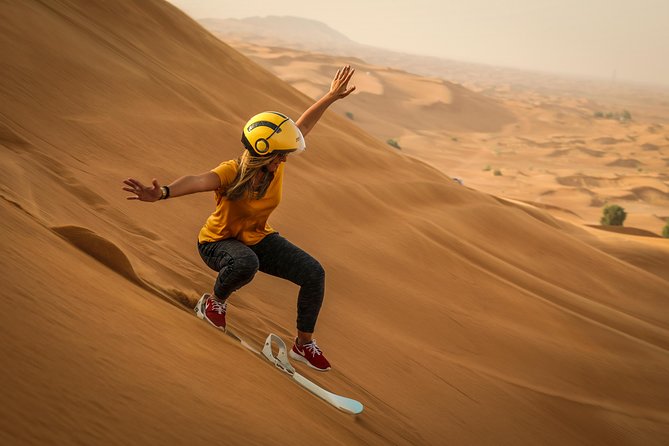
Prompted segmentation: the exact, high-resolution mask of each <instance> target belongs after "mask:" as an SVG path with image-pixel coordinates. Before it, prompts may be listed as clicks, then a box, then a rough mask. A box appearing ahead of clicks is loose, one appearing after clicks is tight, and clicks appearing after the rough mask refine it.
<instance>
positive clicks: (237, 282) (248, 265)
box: [198, 232, 325, 333]
mask: <svg viewBox="0 0 669 446" xmlns="http://www.w3.org/2000/svg"><path fill="white" fill-rule="evenodd" d="M198 250H199V251H200V256H201V257H202V260H204V262H205V263H206V264H207V265H208V266H209V268H211V269H213V270H214V271H218V277H217V278H216V284H215V285H214V293H215V294H216V296H217V297H219V298H220V299H227V298H228V297H229V296H230V294H232V292H233V291H237V290H238V289H240V288H241V287H243V286H244V285H246V284H247V283H249V282H250V281H251V280H253V276H255V274H256V272H258V271H262V272H263V273H266V274H271V275H272V276H276V277H281V278H282V279H286V280H290V281H291V282H293V283H295V284H297V285H299V286H300V292H299V294H298V296H297V329H298V330H300V331H304V332H307V333H313V332H314V327H315V326H316V319H317V318H318V313H319V311H320V309H321V304H322V303H323V295H324V293H325V270H323V267H322V266H321V264H320V263H318V260H316V259H314V258H313V257H311V256H310V255H309V254H307V253H306V252H304V251H302V250H301V249H300V248H298V247H297V246H295V245H293V244H292V243H290V242H289V241H288V240H286V239H285V238H283V237H282V236H280V235H279V234H278V233H276V232H275V233H273V234H270V235H268V236H266V237H265V238H263V239H262V240H261V241H260V242H259V243H257V244H255V245H252V246H247V245H245V244H243V243H242V242H240V241H239V240H237V239H226V240H220V241H218V242H211V243H199V244H198Z"/></svg>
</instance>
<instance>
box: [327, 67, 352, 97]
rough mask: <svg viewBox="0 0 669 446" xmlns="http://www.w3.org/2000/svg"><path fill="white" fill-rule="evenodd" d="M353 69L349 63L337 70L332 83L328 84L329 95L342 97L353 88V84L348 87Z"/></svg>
mask: <svg viewBox="0 0 669 446" xmlns="http://www.w3.org/2000/svg"><path fill="white" fill-rule="evenodd" d="M353 73H355V70H354V69H353V68H351V66H350V65H345V66H343V67H341V68H340V69H339V70H337V74H335V77H334V79H332V83H331V84H330V95H331V96H333V97H334V98H335V99H342V98H345V97H346V96H348V95H349V94H351V93H352V92H353V90H355V86H352V87H349V86H348V81H350V80H351V76H353Z"/></svg>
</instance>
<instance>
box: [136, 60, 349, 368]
mask: <svg viewBox="0 0 669 446" xmlns="http://www.w3.org/2000/svg"><path fill="white" fill-rule="evenodd" d="M354 71H355V70H353V69H352V68H351V67H350V66H345V67H342V68H340V69H339V70H338V71H337V74H336V75H335V77H334V79H333V80H332V83H331V85H330V91H329V92H328V93H327V94H325V96H323V97H322V98H321V99H319V100H318V101H316V103H314V104H313V105H312V106H311V107H309V109H308V110H307V111H305V112H304V113H303V114H302V116H300V118H299V119H298V120H297V122H293V121H292V120H291V119H290V118H288V117H287V116H285V115H283V114H281V113H277V112H264V113H260V114H258V115H256V116H254V117H253V118H251V119H250V120H249V121H248V122H247V123H246V125H245V126H244V129H243V131H242V142H243V143H244V147H245V150H244V152H243V154H242V155H241V157H240V158H239V159H237V160H230V161H226V162H223V163H221V164H220V165H219V166H218V167H216V168H215V169H213V170H212V171H210V172H206V173H203V174H200V175H191V176H184V177H181V178H179V179H177V180H175V181H174V182H172V183H170V184H169V185H166V186H161V185H160V184H159V183H158V181H157V180H155V179H154V180H153V182H152V183H153V184H152V185H151V186H144V185H143V184H142V183H141V182H140V181H138V180H136V179H133V178H129V179H127V180H125V181H124V183H125V184H126V186H127V187H124V188H123V190H125V191H127V192H130V193H132V194H134V195H133V196H131V197H128V200H140V201H149V202H153V201H158V200H165V199H168V198H174V197H180V196H183V195H188V194H194V193H197V192H205V191H215V192H216V203H217V204H216V210H215V211H214V213H213V214H211V216H209V218H208V219H207V221H206V223H205V225H204V226H203V227H202V229H201V230H200V234H199V236H198V250H199V252H200V256H201V257H202V259H203V260H204V262H205V263H206V264H207V265H208V266H209V267H210V268H212V269H213V270H215V271H217V272H218V277H217V278H216V283H215V284H214V289H213V293H211V294H209V293H206V294H204V295H203V296H202V297H201V298H200V300H199V301H198V303H197V306H196V308H195V311H196V313H197V314H198V316H199V317H200V318H202V319H204V320H206V321H208V322H209V323H210V324H212V325H213V326H214V327H216V328H218V329H221V330H225V316H226V311H227V304H226V300H227V298H228V297H229V296H230V294H232V292H234V291H236V290H238V289H239V288H241V287H242V286H244V285H246V284H247V283H249V282H250V281H251V280H252V279H253V277H254V275H255V273H256V272H257V271H262V272H264V273H267V274H271V275H273V276H277V277H281V278H283V279H287V280H290V281H292V282H294V283H296V284H297V285H299V286H300V291H299V294H298V299H297V336H296V338H295V343H294V345H293V348H292V349H291V351H290V356H291V357H292V358H293V359H296V360H298V361H302V362H305V363H306V364H308V365H309V366H310V367H312V368H314V369H316V370H320V371H326V370H330V363H329V362H328V360H327V359H326V358H325V355H323V352H322V351H321V350H320V349H319V347H318V345H316V341H315V340H314V339H313V333H314V327H315V325H316V319H317V318H318V313H319V311H320V308H321V304H322V302H323V295H324V291H325V272H324V271H323V268H322V267H321V265H320V263H318V261H317V260H315V259H314V258H313V257H311V256H310V255H309V254H307V253H306V252H304V251H303V250H301V249H300V248H298V247H297V246H295V245H293V244H292V243H290V242H289V241H288V240H286V239H285V238H283V237H282V236H281V235H279V233H278V232H276V231H274V229H272V228H271V227H270V226H269V225H268V224H267V220H268V218H269V216H270V214H271V213H272V211H273V210H274V209H275V208H276V207H277V206H278V204H279V202H280V200H281V191H282V184H283V170H284V169H283V168H284V165H283V163H285V162H286V160H287V158H288V156H289V154H290V153H292V152H301V151H303V150H304V149H305V143H304V137H305V136H307V134H309V132H310V131H311V129H312V128H313V127H314V125H316V123H317V122H318V120H319V119H320V118H321V116H322V115H323V112H325V110H326V109H327V108H328V107H329V106H330V105H331V104H332V103H334V102H335V101H337V100H338V99H342V98H345V97H346V96H348V95H349V94H350V93H351V92H352V91H353V90H355V87H349V86H348V82H349V81H350V79H351V77H352V76H353V73H354Z"/></svg>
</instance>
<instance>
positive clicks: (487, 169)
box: [483, 164, 492, 172]
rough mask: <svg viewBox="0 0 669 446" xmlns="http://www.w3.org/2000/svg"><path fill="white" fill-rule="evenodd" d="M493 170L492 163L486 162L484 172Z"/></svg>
mask: <svg viewBox="0 0 669 446" xmlns="http://www.w3.org/2000/svg"><path fill="white" fill-rule="evenodd" d="M491 170H492V166H491V165H490V164H486V165H485V167H484V168H483V171H484V172H490V171H491Z"/></svg>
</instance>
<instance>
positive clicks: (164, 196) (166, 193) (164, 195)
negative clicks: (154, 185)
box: [159, 186, 170, 200]
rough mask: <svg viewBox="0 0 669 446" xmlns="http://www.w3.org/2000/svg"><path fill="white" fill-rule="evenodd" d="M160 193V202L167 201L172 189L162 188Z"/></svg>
mask: <svg viewBox="0 0 669 446" xmlns="http://www.w3.org/2000/svg"><path fill="white" fill-rule="evenodd" d="M160 192H161V193H162V194H161V195H160V198H159V200H167V199H168V198H170V187H169V186H160Z"/></svg>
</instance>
